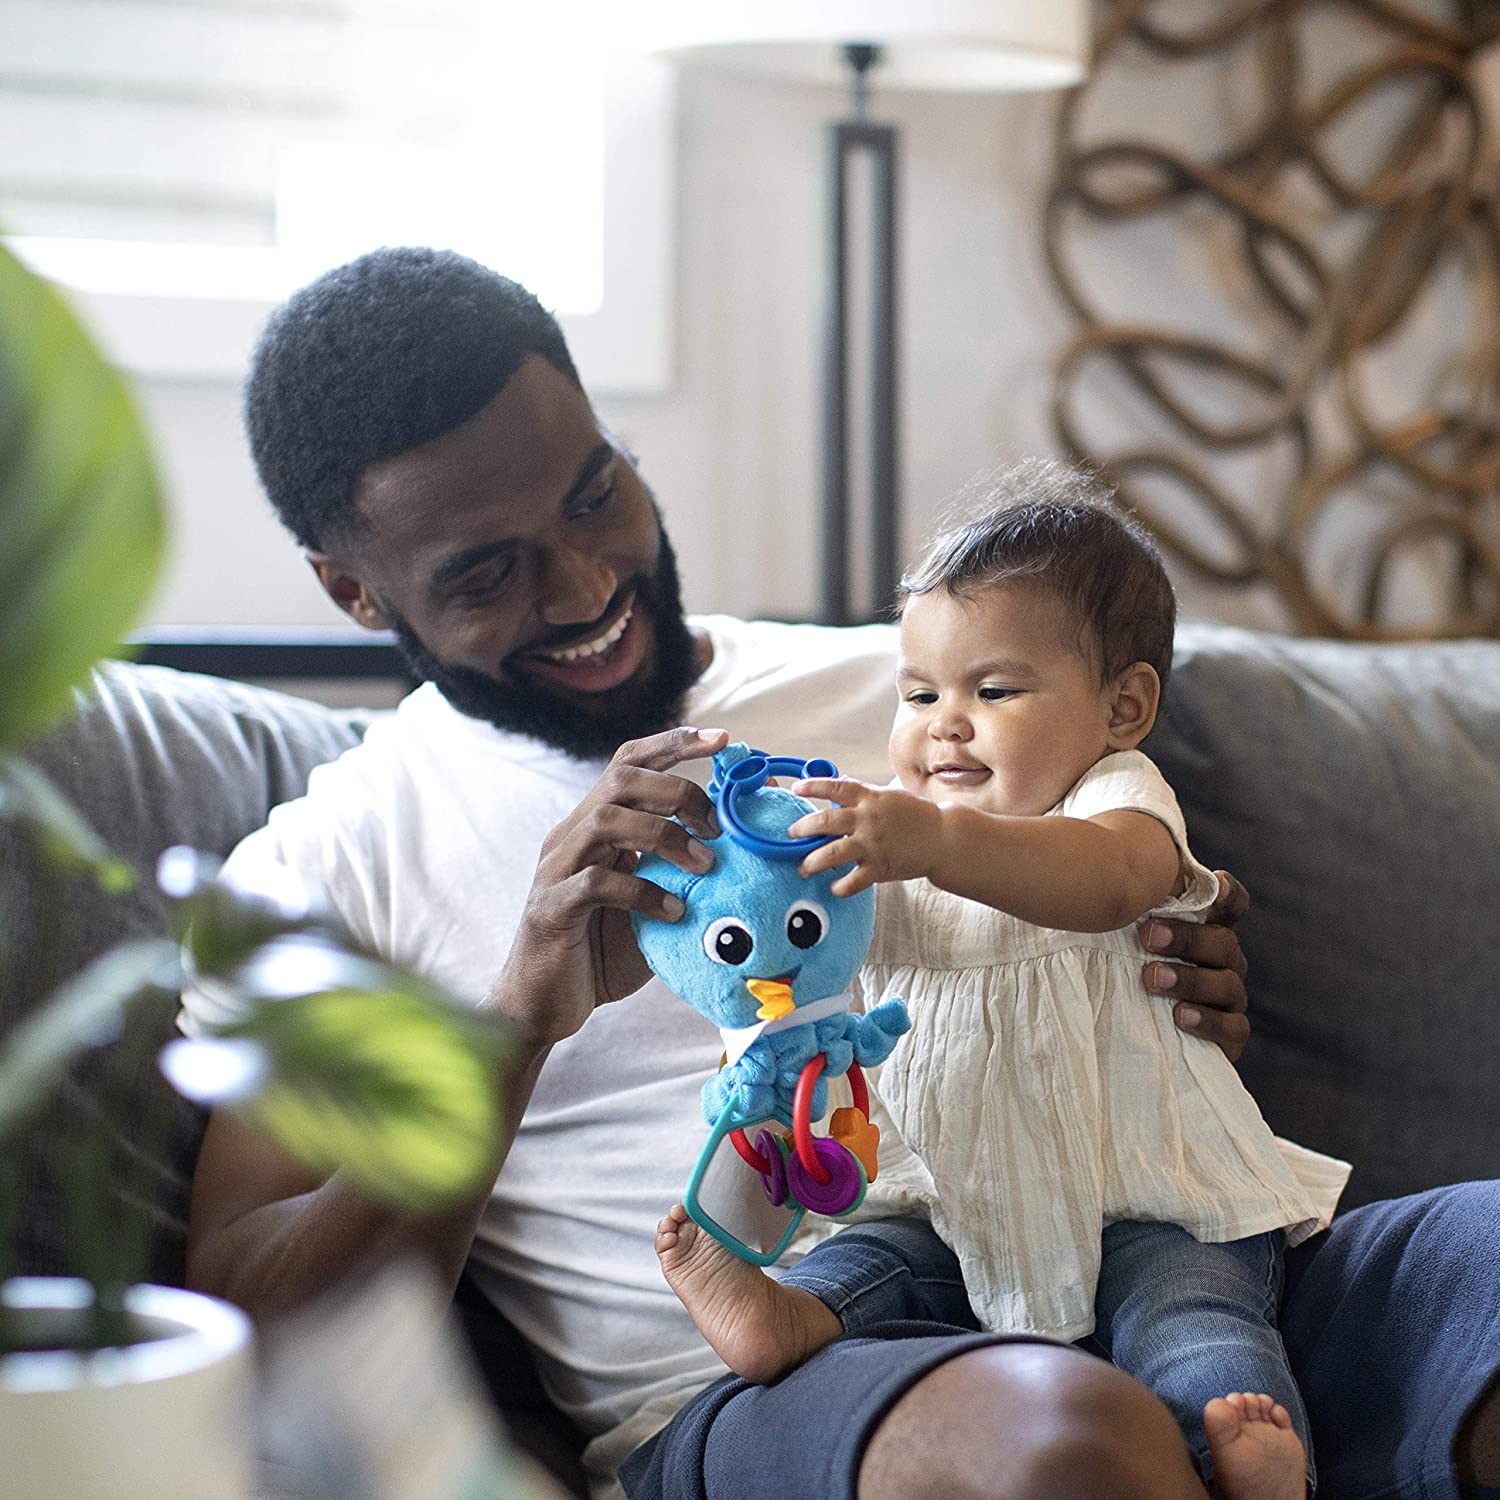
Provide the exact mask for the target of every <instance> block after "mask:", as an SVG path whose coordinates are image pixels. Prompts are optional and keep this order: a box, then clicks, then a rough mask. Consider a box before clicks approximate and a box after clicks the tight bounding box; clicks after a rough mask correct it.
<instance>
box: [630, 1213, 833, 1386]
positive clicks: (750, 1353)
mask: <svg viewBox="0 0 1500 1500" xmlns="http://www.w3.org/2000/svg"><path fill="white" fill-rule="evenodd" d="M656 1254H657V1257H658V1259H659V1260H660V1261H661V1269H662V1274H663V1275H664V1276H665V1277H666V1278H667V1284H668V1285H669V1286H670V1287H671V1288H672V1290H673V1291H674V1292H676V1293H677V1296H678V1298H679V1299H680V1300H681V1302H682V1305H683V1306H684V1307H685V1308H687V1310H688V1312H689V1313H691V1314H692V1318H693V1322H694V1323H696V1324H697V1325H698V1332H699V1333H701V1334H702V1335H703V1337H704V1338H706V1339H707V1340H708V1342H709V1343H710V1345H712V1347H713V1351H714V1353H715V1354H717V1355H718V1356H719V1358H720V1359H722V1360H723V1361H724V1363H725V1364H726V1365H728V1366H729V1368H730V1369H731V1370H733V1371H734V1372H735V1374H736V1375H741V1376H743V1377H744V1378H745V1379H746V1380H753V1381H755V1382H756V1383H757V1384H759V1385H766V1384H769V1382H771V1381H773V1380H776V1379H779V1378H780V1377H781V1376H782V1375H785V1374H786V1373H787V1371H788V1370H791V1369H794V1368H795V1367H796V1366H797V1365H800V1364H801V1363H802V1362H803V1360H805V1359H807V1358H808V1357H809V1356H811V1355H813V1354H816V1353H817V1351H818V1350H819V1349H821V1348H822V1347H823V1346H824V1345H825V1344H829V1343H832V1342H833V1340H834V1339H836V1338H837V1337H838V1336H839V1334H841V1333H842V1332H843V1329H842V1327H841V1326H840V1324H839V1320H838V1319H837V1318H836V1317H835V1316H834V1315H833V1313H831V1312H830V1311H829V1310H828V1308H826V1307H825V1306H824V1305H823V1304H822V1303H821V1302H819V1301H818V1299H817V1298H816V1297H814V1296H813V1295H812V1293H811V1292H804V1291H803V1290H801V1288H800V1287H792V1286H782V1285H781V1283H780V1282H779V1281H773V1280H772V1279H771V1278H770V1277H769V1276H767V1275H766V1273H765V1272H764V1271H762V1270H761V1268H760V1267H759V1266H753V1265H751V1264H750V1262H749V1261H747V1260H741V1259H740V1258H739V1256H737V1255H731V1254H730V1252H729V1251H728V1250H726V1249H725V1248H724V1247H723V1246H722V1245H721V1244H720V1243H719V1242H718V1241H717V1240H716V1239H715V1238H714V1237H713V1236H712V1235H711V1234H707V1233H705V1232H704V1231H703V1230H702V1229H700V1228H699V1227H698V1225H696V1224H695V1223H693V1221H692V1220H691V1219H690V1218H688V1215H687V1210H686V1209H685V1208H684V1207H683V1206H682V1205H681V1204H680V1203H675V1204H673V1205H672V1209H671V1211H670V1212H669V1213H668V1214H667V1216H666V1218H664V1219H663V1220H662V1221H661V1222H660V1223H659V1224H658V1225H657V1226H656Z"/></svg>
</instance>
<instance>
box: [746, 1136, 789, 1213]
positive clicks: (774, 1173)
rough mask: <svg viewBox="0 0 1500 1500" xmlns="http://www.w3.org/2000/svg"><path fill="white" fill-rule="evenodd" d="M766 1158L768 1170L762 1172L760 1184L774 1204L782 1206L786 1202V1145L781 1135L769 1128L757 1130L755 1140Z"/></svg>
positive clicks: (759, 1150) (755, 1144)
mask: <svg viewBox="0 0 1500 1500" xmlns="http://www.w3.org/2000/svg"><path fill="white" fill-rule="evenodd" d="M753 1144H754V1146H755V1149H756V1150H757V1151H758V1152H760V1154H761V1156H762V1157H764V1158H765V1161H766V1170H765V1171H764V1172H762V1173H761V1174H760V1185H761V1187H762V1188H763V1189H764V1190H765V1194H766V1197H767V1198H769V1199H770V1200H771V1202H772V1204H773V1205H774V1206H775V1207H777V1208H780V1207H781V1205H782V1204H783V1203H785V1202H786V1147H785V1146H783V1145H782V1143H781V1137H780V1136H779V1135H776V1134H774V1133H773V1132H772V1131H769V1130H757V1131H756V1132H755V1140H754V1142H753Z"/></svg>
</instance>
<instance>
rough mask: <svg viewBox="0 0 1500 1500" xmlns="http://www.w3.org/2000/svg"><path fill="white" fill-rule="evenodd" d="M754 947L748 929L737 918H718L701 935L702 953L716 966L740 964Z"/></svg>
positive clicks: (753, 941)
mask: <svg viewBox="0 0 1500 1500" xmlns="http://www.w3.org/2000/svg"><path fill="white" fill-rule="evenodd" d="M754 947H755V939H754V938H753V937H751V936H750V929H749V928H748V927H746V926H745V924H744V923H743V922H741V921H740V919H739V918H738V917H720V918H719V919H718V921H717V922H710V923H709V924H708V928H707V930H706V931H705V932H704V934H703V951H704V952H705V953H706V954H708V956H709V957H710V958H711V959H713V961H714V962H715V963H716V964H742V963H744V961H745V960H746V959H747V958H749V957H750V954H751V951H752V950H753V949H754Z"/></svg>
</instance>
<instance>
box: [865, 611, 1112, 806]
mask: <svg viewBox="0 0 1500 1500" xmlns="http://www.w3.org/2000/svg"><path fill="white" fill-rule="evenodd" d="M896 687H897V691H898V693H899V694H900V699H901V702H900V706H899V707H898V708H897V710H896V722H895V723H894V725H892V727H891V764H892V765H893V766H894V767H895V769H896V774H897V775H898V776H899V777H900V778H901V784H902V786H904V787H905V788H906V789H907V791H909V792H915V793H917V794H918V795H919V796H922V797H926V798H928V799H929V800H930V801H933V802H959V803H966V804H968V805H970V806H973V807H977V808H980V809H981V810H983V811H985V812H992V813H1010V814H1013V815H1021V814H1024V815H1034V814H1038V813H1044V812H1046V811H1047V810H1048V809H1049V808H1051V807H1054V806H1056V804H1057V803H1058V802H1059V801H1060V800H1061V799H1062V797H1063V795H1064V794H1065V793H1066V792H1067V791H1068V790H1069V788H1071V787H1072V785H1073V784H1074V782H1076V781H1077V780H1078V778H1079V777H1080V776H1082V775H1083V773H1084V772H1085V771H1087V770H1088V768H1089V767H1090V766H1092V765H1093V764H1094V763H1095V761H1097V760H1098V759H1099V758H1100V757H1101V756H1102V755H1103V754H1104V753H1105V751H1106V750H1108V749H1109V748H1110V741H1109V724H1110V713H1111V706H1110V705H1111V695H1110V693H1109V691H1108V690H1107V689H1106V688H1105V687H1103V686H1101V685H1100V683H1099V679H1098V674H1097V672H1096V671H1095V668H1094V666H1093V664H1092V663H1091V662H1089V661H1088V660H1087V658H1085V657H1084V656H1082V655H1081V654H1080V653H1079V651H1078V649H1077V647H1076V645H1075V644H1074V643H1073V637H1072V632H1071V629H1070V621H1069V620H1068V617H1067V614H1066V612H1065V610H1064V608H1063V606H1062V605H1061V604H1060V603H1059V602H1058V601H1057V600H1055V599H1053V598H1052V597H1051V596H1050V595H1048V594H1047V593H1045V592H1044V591H1043V590H1041V589H1038V588H1034V587H1030V586H1027V585H1020V586H1002V587H997V588H987V589H982V590H980V591H979V592H977V593H975V594H973V595H972V596H970V597H968V598H958V597H955V596H954V595H952V594H949V593H948V592H947V591H946V590H943V589H936V590H934V591H933V592H932V593H930V594H919V595H917V596H916V597H914V598H912V599H909V600H908V601H907V604H906V610H905V613H904V614H903V615H902V618H901V661H900V665H899V668H898V670H897V677H896Z"/></svg>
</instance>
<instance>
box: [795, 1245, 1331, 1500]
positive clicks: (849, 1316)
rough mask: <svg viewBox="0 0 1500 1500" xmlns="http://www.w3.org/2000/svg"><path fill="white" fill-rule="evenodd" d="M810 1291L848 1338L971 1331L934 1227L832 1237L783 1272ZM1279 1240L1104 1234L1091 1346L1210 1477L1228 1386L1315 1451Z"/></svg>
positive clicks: (956, 1275)
mask: <svg viewBox="0 0 1500 1500" xmlns="http://www.w3.org/2000/svg"><path fill="white" fill-rule="evenodd" d="M780 1279H781V1281H782V1282H783V1283H784V1284H785V1285H788V1286H797V1287H801V1288H803V1289H804V1290H805V1291H809V1292H811V1293H812V1294H813V1295H814V1296H816V1297H817V1298H818V1299H819V1300H820V1301H821V1302H823V1303H824V1304H825V1306H827V1307H828V1308H829V1309H830V1310H831V1311H832V1312H833V1313H834V1314H835V1315H836V1316H837V1317H838V1319H839V1321H840V1322H841V1323H842V1324H843V1326H844V1331H845V1332H846V1333H856V1334H857V1333H862V1332H863V1331H865V1330H866V1329H868V1328H871V1327H873V1326H874V1325H876V1324H880V1323H885V1322H891V1321H898V1320H909V1319H925V1318H931V1319H935V1320H938V1321H940V1322H944V1323H949V1324H956V1325H957V1326H959V1327H963V1328H973V1327H974V1326H976V1325H975V1322H974V1314H973V1312H972V1311H971V1310H970V1308H969V1303H968V1297H967V1294H966V1293H965V1291H964V1285H963V1277H962V1275H961V1274H960V1271H959V1267H958V1261H957V1259H956V1258H955V1256H954V1255H953V1252H952V1251H951V1250H949V1248H948V1247H947V1246H946V1245H945V1244H944V1243H943V1242H942V1240H940V1239H939V1238H938V1236H937V1235H936V1233H934V1231H933V1230H932V1229H931V1227H930V1226H928V1225H927V1224H924V1223H921V1222H919V1221H917V1220H912V1219H882V1220H878V1221H876V1222H873V1223H870V1224H856V1225H852V1226H851V1227H850V1228H848V1229H845V1230H843V1231H842V1232H841V1233H839V1234H836V1235H834V1236H833V1237H832V1238H831V1239H828V1240H825V1241H824V1242H823V1243H822V1244H821V1245H819V1246H817V1248H816V1249H814V1250H812V1251H811V1252H809V1254H808V1255H807V1256H806V1257H804V1259H803V1260H802V1261H801V1262H799V1263H798V1264H797V1265H796V1266H794V1267H793V1268H792V1269H791V1270H790V1271H788V1272H787V1273H786V1274H785V1275H784V1276H782V1277H781V1278H780ZM1281 1283H1282V1236H1281V1235H1280V1234H1279V1233H1275V1234H1262V1235H1255V1236H1253V1237H1251V1238H1250V1239H1245V1240H1236V1241H1233V1242H1232V1243H1230V1244H1224V1245H1202V1244H1199V1242H1198V1241H1197V1240H1195V1239H1194V1238H1193V1237H1192V1236H1191V1235H1190V1234H1188V1233H1187V1232H1186V1231H1185V1230H1183V1229H1179V1228H1178V1227H1177V1226H1176V1225H1174V1224H1139V1223H1121V1224H1111V1225H1110V1226H1109V1227H1108V1228H1107V1229H1106V1230H1105V1231H1104V1239H1103V1259H1102V1263H1101V1266H1100V1272H1099V1286H1098V1291H1097V1294H1096V1303H1095V1318H1096V1323H1095V1329H1094V1333H1093V1335H1092V1336H1091V1337H1090V1338H1089V1339H1086V1340H1084V1341H1083V1343H1084V1346H1085V1347H1087V1348H1090V1349H1092V1350H1093V1351H1094V1352H1095V1353H1099V1354H1102V1355H1104V1356H1105V1357H1107V1358H1109V1359H1111V1360H1113V1361H1114V1363H1115V1364H1116V1365H1118V1366H1119V1367H1120V1368H1121V1369H1122V1370H1125V1371H1127V1372H1128V1373H1130V1374H1131V1375H1134V1376H1135V1377H1136V1378H1137V1379H1138V1380H1140V1381H1141V1382H1142V1383H1143V1384H1145V1385H1147V1386H1149V1387H1150V1388H1151V1389H1152V1390H1153V1391H1154V1392H1155V1393H1156V1394H1157V1395H1158V1396H1159V1397H1160V1398H1161V1400H1162V1401H1163V1402H1164V1403H1165V1405H1166V1406H1167V1408H1168V1410H1169V1411H1171V1413H1172V1415H1173V1416H1174V1417H1175V1418H1176V1419H1177V1422H1178V1425H1179V1426H1180V1427H1181V1428H1182V1432H1183V1436H1184V1437H1185V1438H1186V1439H1187V1442H1188V1447H1189V1448H1190V1449H1191V1450H1192V1452H1193V1456H1194V1458H1195V1460H1196V1461H1197V1463H1198V1467H1199V1472H1200V1473H1201V1474H1202V1475H1203V1478H1204V1481H1205V1483H1207V1482H1209V1481H1210V1480H1211V1479H1212V1477H1213V1466H1212V1462H1211V1461H1210V1459H1209V1454H1208V1442H1207V1439H1206V1438H1205V1436H1204V1432H1203V1408H1204V1406H1205V1404H1206V1403H1207V1402H1208V1401H1209V1400H1210V1399H1211V1398H1212V1397H1214V1396H1223V1395H1226V1394H1227V1393H1228V1392H1230V1391H1265V1392H1266V1393H1267V1394H1268V1395H1270V1396H1273V1397H1274V1398H1275V1399H1276V1400H1277V1401H1279V1402H1280V1403H1281V1404H1282V1405H1283V1406H1284V1407H1286V1409H1287V1411H1288V1412H1290V1413H1291V1417H1292V1425H1293V1427H1294V1428H1295V1429H1296V1432H1297V1436H1298V1437H1300V1438H1301V1439H1302V1442H1303V1444H1304V1446H1306V1448H1307V1474H1308V1493H1309V1494H1311V1493H1312V1492H1313V1489H1314V1485H1315V1476H1314V1470H1313V1461H1312V1442H1311V1437H1310V1434H1309V1432H1308V1423H1307V1411H1306V1408H1305V1407H1304V1405H1303V1402H1302V1396H1301V1393H1300V1392H1299V1391H1298V1389H1297V1383H1296V1381H1295V1380H1294V1379H1293V1378H1292V1374H1291V1370H1290V1367H1289V1366H1288V1364H1287V1357H1286V1350H1285V1349H1284V1348H1283V1347H1282V1342H1281V1336H1280V1334H1279V1333H1278V1332H1277V1331H1276V1310H1277V1306H1278V1304H1279V1302H1280V1299H1281Z"/></svg>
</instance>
